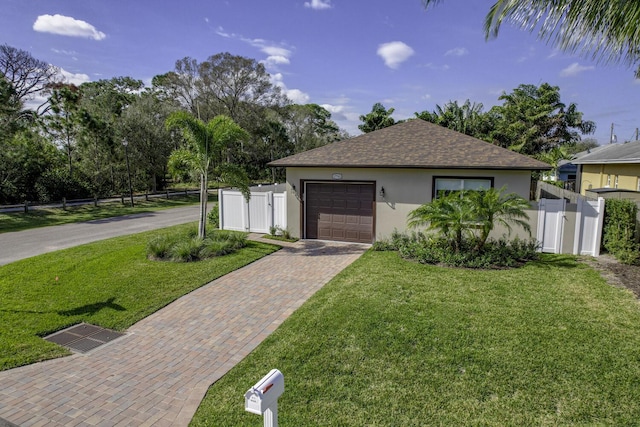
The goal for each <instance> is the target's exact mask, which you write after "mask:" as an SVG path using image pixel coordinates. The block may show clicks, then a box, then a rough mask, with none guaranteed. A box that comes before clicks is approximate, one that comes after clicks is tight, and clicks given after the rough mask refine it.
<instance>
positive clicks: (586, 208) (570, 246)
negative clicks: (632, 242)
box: [536, 196, 604, 257]
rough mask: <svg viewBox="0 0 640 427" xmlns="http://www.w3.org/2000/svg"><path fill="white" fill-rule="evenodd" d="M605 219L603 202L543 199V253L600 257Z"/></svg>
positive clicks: (539, 229)
mask: <svg viewBox="0 0 640 427" xmlns="http://www.w3.org/2000/svg"><path fill="white" fill-rule="evenodd" d="M603 217H604V199H603V198H599V199H598V200H587V199H585V198H584V197H581V196H579V197H578V198H577V203H567V201H566V200H565V199H540V202H539V205H538V226H537V236H536V237H537V239H538V241H539V242H541V243H542V247H541V251H542V252H549V253H555V254H559V253H572V254H574V255H591V256H594V257H597V256H599V255H600V240H601V237H602V223H603Z"/></svg>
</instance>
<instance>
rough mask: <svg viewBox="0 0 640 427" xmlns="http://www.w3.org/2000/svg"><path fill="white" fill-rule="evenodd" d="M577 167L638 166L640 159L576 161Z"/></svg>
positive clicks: (574, 162)
mask: <svg viewBox="0 0 640 427" xmlns="http://www.w3.org/2000/svg"><path fill="white" fill-rule="evenodd" d="M572 163H573V164H575V165H600V164H604V163H606V164H627V163H631V164H636V163H640V159H607V160H575V161H573V162H572Z"/></svg>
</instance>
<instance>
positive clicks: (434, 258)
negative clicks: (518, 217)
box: [373, 231, 539, 269]
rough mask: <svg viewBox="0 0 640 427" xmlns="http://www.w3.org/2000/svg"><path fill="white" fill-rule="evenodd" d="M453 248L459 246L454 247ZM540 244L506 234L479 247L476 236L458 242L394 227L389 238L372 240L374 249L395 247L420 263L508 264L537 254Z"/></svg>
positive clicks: (532, 257) (498, 265)
mask: <svg viewBox="0 0 640 427" xmlns="http://www.w3.org/2000/svg"><path fill="white" fill-rule="evenodd" d="M456 248H458V249H459V250H457V251H456ZM538 248H539V245H538V242H536V241H535V240H520V239H518V238H515V239H513V240H511V241H509V240H507V239H506V238H502V239H499V240H493V239H490V240H487V241H486V242H485V243H484V245H483V246H482V249H478V238H467V239H463V240H462V241H461V242H460V246H458V243H455V244H454V242H452V241H451V240H450V239H447V238H445V237H438V236H427V235H425V234H423V233H415V232H414V233H412V234H401V233H398V232H397V231H394V233H393V234H392V235H391V238H389V239H385V240H382V241H378V242H376V243H374V245H373V249H374V250H387V251H388V250H392V251H398V252H399V254H400V256H402V257H403V258H406V259H411V260H415V261H417V262H420V263H422V264H437V265H445V266H450V267H465V268H484V269H495V268H511V267H519V266H522V265H523V264H525V263H526V262H527V261H531V260H535V259H537V258H538V252H537V250H538Z"/></svg>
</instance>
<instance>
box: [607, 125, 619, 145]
mask: <svg viewBox="0 0 640 427" xmlns="http://www.w3.org/2000/svg"><path fill="white" fill-rule="evenodd" d="M616 142H618V137H617V136H616V135H615V134H614V133H613V123H611V136H610V138H609V144H614V143H616Z"/></svg>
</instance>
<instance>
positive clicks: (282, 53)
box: [216, 27, 293, 71]
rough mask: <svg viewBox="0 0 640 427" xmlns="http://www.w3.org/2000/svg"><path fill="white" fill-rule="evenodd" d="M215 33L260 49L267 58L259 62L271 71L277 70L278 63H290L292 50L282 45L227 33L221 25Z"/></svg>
mask: <svg viewBox="0 0 640 427" xmlns="http://www.w3.org/2000/svg"><path fill="white" fill-rule="evenodd" d="M216 34H218V35H219V36H221V37H224V38H228V39H236V40H240V41H242V42H244V43H246V44H248V45H250V46H253V47H255V48H258V49H260V51H261V52H262V53H265V54H266V55H267V58H265V59H263V60H262V61H260V62H262V63H263V64H264V65H265V67H267V68H268V69H271V71H278V70H277V66H278V65H289V64H290V63H291V61H290V59H289V58H290V57H291V55H292V54H293V52H292V51H291V50H290V49H288V48H286V47H283V46H282V45H278V44H276V43H274V42H270V41H268V40H265V39H250V38H247V37H244V36H242V35H239V34H235V33H228V32H226V31H225V30H224V28H222V27H218V28H217V29H216Z"/></svg>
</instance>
